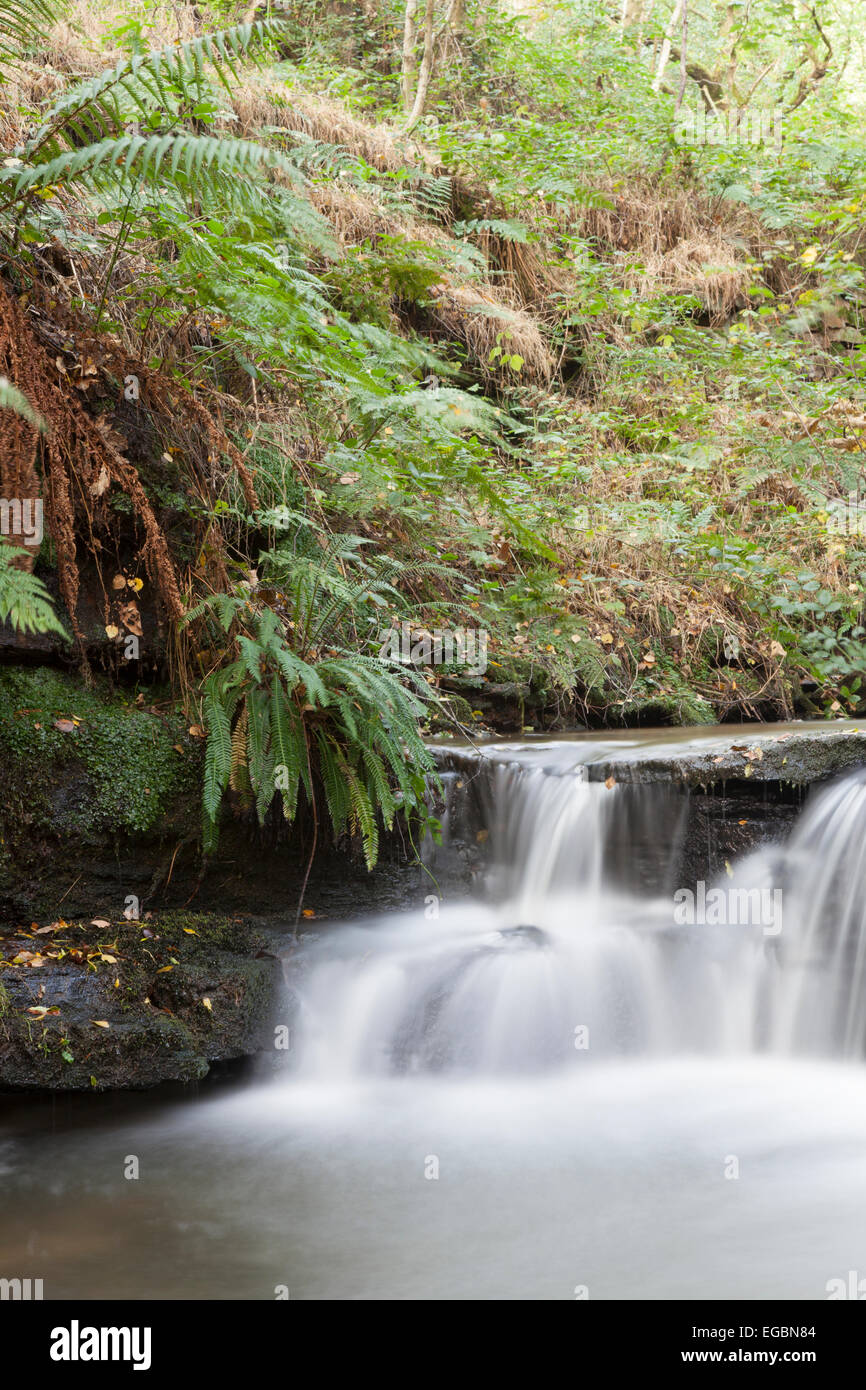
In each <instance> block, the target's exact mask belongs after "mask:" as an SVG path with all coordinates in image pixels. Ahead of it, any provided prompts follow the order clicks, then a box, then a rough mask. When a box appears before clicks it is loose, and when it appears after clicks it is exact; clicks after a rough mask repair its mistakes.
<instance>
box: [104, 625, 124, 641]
mask: <svg viewBox="0 0 866 1390" xmlns="http://www.w3.org/2000/svg"><path fill="white" fill-rule="evenodd" d="M119 632H120V628H119V627H115V626H114V623H107V624H106V627H105V635H106V637H107V638H109V640H110V641H112V642H113V641H114V639H115V637H116V636H117V635H118V633H119Z"/></svg>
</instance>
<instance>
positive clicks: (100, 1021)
mask: <svg viewBox="0 0 866 1390" xmlns="http://www.w3.org/2000/svg"><path fill="white" fill-rule="evenodd" d="M90 1022H91V1023H92V1024H93V1026H94V1028H110V1027H111V1024H110V1023H106V1021H105V1019H104V1018H92V1019H91V1020H90Z"/></svg>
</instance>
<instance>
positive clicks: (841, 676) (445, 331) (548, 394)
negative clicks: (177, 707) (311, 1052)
mask: <svg viewBox="0 0 866 1390" xmlns="http://www.w3.org/2000/svg"><path fill="white" fill-rule="evenodd" d="M410 9H411V11H412V14H414V9H412V7H410ZM672 9H673V6H671V5H667V4H665V5H662V6H661V9H660V10H659V8H658V7H651V6H649V5H646V4H641V3H638V2H637V0H627V2H626V3H625V4H623V5H620V4H619V3H617V4H616V5H613V4H607V5H605V4H602V3H600V0H573V3H569V4H562V3H556V4H553V5H547V6H545V7H542V6H540V5H529V6H527V7H524V8H521V9H519V10H511V9H507V8H505V7H503V6H498V5H495V4H493V3H487V0H468V3H467V4H465V5H464V4H460V3H457V4H454V3H452V4H451V5H449V6H448V7H447V9H443V11H442V13H441V14H439V7H438V6H433V7H432V10H431V13H433V15H434V19H435V24H434V25H433V28H432V29H431V37H430V43H429V44H428V43H427V41H426V36H425V34H424V33H423V32H416V31H415V30H413V29H412V28H411V25H410V19H411V15H410V14H409V11H404V10H403V8H402V7H399V6H397V5H396V4H395V3H392V0H386V3H384V4H382V5H379V6H375V7H373V6H368V5H362V4H358V5H352V4H342V5H340V4H325V3H320V0H290V3H289V4H288V5H287V6H286V7H284V8H281V9H279V10H277V9H275V8H274V7H273V6H271V5H268V6H267V7H261V8H260V9H256V10H252V11H247V10H246V9H245V8H243V7H241V6H239V5H233V4H232V3H229V0H219V3H210V4H207V5H199V6H191V5H179V6H174V7H168V6H162V5H160V4H155V3H146V0H129V3H128V4H123V5H121V6H118V5H117V4H116V3H115V0H98V2H97V3H93V4H88V5H86V6H84V5H82V4H80V3H78V0H70V3H69V4H68V5H61V4H60V3H59V0H58V3H57V4H55V3H54V0H0V28H2V31H3V38H2V42H0V73H2V80H3V84H4V101H3V110H2V113H0V143H2V146H3V154H2V159H0V484H2V487H0V494H2V497H3V498H6V499H10V498H17V499H22V500H25V501H29V502H31V503H35V502H37V501H38V502H40V503H41V504H42V505H43V506H44V512H45V520H46V526H45V534H44V537H42V538H41V544H39V543H34V542H33V540H32V537H30V538H28V536H27V535H25V534H24V532H23V528H22V527H21V526H18V527H17V529H16V526H15V525H12V526H4V532H5V539H6V540H7V541H10V542H11V543H12V544H13V545H15V546H17V547H18V552H17V554H16V553H15V552H12V551H10V552H9V556H8V557H7V558H5V559H4V558H3V556H2V554H0V619H3V620H7V621H10V622H11V623H12V625H13V626H14V627H16V628H18V629H19V630H20V631H21V632H24V633H26V632H28V631H29V632H31V633H32V632H33V631H36V630H40V631H41V632H43V633H49V632H51V630H52V628H53V629H55V631H54V633H53V637H52V640H56V642H57V644H58V651H60V652H66V653H69V654H71V653H73V652H74V654H75V659H76V660H77V661H78V662H79V663H80V665H81V666H82V668H83V669H84V670H85V671H87V670H89V669H90V668H91V667H93V666H94V665H97V666H102V667H105V668H108V669H110V670H112V671H114V673H115V675H116V677H117V678H118V679H119V680H127V681H130V680H131V681H135V680H137V679H139V678H140V676H141V674H142V671H143V670H144V667H145V666H147V669H148V673H149V675H150V677H151V678H156V679H159V680H164V681H166V682H169V681H170V683H171V686H172V690H173V694H172V699H174V700H176V701H178V702H180V704H181V705H182V706H183V707H184V708H185V710H186V711H187V714H188V718H189V720H190V721H191V725H192V727H199V724H200V726H201V728H202V730H203V731H204V732H205V733H206V736H207V740H208V752H207V760H206V778H205V790H204V810H205V843H206V847H208V848H213V846H214V845H215V843H216V837H217V829H218V821H219V816H220V810H221V807H222V805H223V802H224V800H225V798H226V796H230V797H231V798H232V799H233V800H234V802H235V803H236V804H237V805H238V806H240V807H249V808H254V809H255V811H256V814H257V816H258V819H259V820H260V821H261V822H264V820H265V819H266V817H267V816H268V814H269V813H270V811H271V805H272V802H274V801H275V800H278V801H279V802H280V803H281V805H282V813H283V815H284V817H285V818H286V819H287V820H288V821H290V822H291V821H292V820H293V819H294V818H295V816H296V814H297V813H298V810H299V807H300V806H302V805H304V806H305V807H306V812H305V815H306V816H307V818H308V820H309V822H310V824H311V825H312V827H313V843H314V847H315V841H316V838H317V836H318V833H319V828H320V826H322V825H324V823H325V822H327V823H328V824H329V826H330V831H331V833H333V834H335V835H337V836H339V835H341V834H343V833H344V832H346V831H348V832H351V833H354V834H356V835H357V836H358V837H359V838H360V840H361V842H362V844H363V849H364V854H365V856H366V859H367V862H368V863H369V864H372V863H373V862H374V861H375V858H376V853H377V847H378V834H379V825H380V824H381V823H382V822H384V824H386V825H390V824H392V822H393V820H394V817H395V815H397V814H398V813H402V812H408V813H410V814H414V815H418V814H420V815H421V816H422V817H424V816H425V815H426V812H425V801H424V776H425V773H427V772H429V767H430V763H429V757H428V755H427V753H426V752H425V748H424V743H423V741H422V735H423V734H424V733H426V732H429V731H430V729H436V728H446V727H449V726H450V725H453V724H454V723H455V722H457V723H459V724H462V725H463V726H466V725H470V726H473V727H479V726H484V725H485V724H488V723H490V724H492V725H493V726H494V727H508V726H509V724H514V723H515V722H516V723H517V725H518V727H528V726H532V727H535V728H542V727H550V726H552V725H555V724H556V723H559V724H560V725H562V724H568V723H569V722H570V723H574V722H585V723H589V724H617V723H620V724H623V723H625V724H627V723H634V722H640V721H644V722H661V721H672V722H682V723H694V722H712V721H714V720H731V719H738V718H745V719H773V718H783V717H788V716H791V715H819V716H820V715H825V716H827V717H832V716H834V715H838V714H840V713H858V712H860V711H862V708H863V699H864V695H863V692H862V691H861V684H860V683H861V679H862V672H863V664H864V663H863V655H862V653H863V640H862V639H863V635H864V627H863V570H864V563H866V521H864V517H866V505H864V506H863V508H862V510H861V501H862V502H863V503H864V504H866V486H863V477H864V476H866V475H863V474H862V473H861V464H862V459H861V454H862V452H863V448H864V443H863V441H864V439H866V435H864V430H866V397H864V371H866V347H864V343H866V339H864V337H863V323H862V318H863V309H864V302H866V290H864V277H863V267H864V263H866V251H864V248H863V245H862V243H863V236H862V224H863V216H864V208H866V173H864V170H866V162H864V159H863V154H864V149H863V140H862V134H861V130H860V127H859V125H858V122H859V121H860V119H861V117H862V100H863V95H864V94H863V91H862V85H858V83H859V81H860V79H859V77H858V75H857V74H858V72H859V68H858V62H859V61H860V59H861V57H862V55H861V53H860V48H861V38H860V36H859V35H858V33H857V24H856V8H855V6H854V5H852V4H849V3H846V0H825V3H823V4H820V5H818V6H815V7H812V8H808V7H806V6H805V5H799V4H794V3H789V2H788V0H760V2H759V3H756V4H755V5H753V6H751V7H736V6H735V7H723V6H712V5H711V6H710V10H711V11H713V13H712V14H709V15H707V14H700V15H697V16H696V17H695V16H693V17H692V19H691V22H690V26H689V29H688V35H689V39H688V42H689V47H690V52H689V53H688V54H685V53H684V52H680V51H679V50H678V48H677V45H678V44H679V43H680V42H681V40H680V37H679V36H678V34H674V33H673V32H668V29H667V26H668V24H669V21H670V19H671V14H670V12H671V11H672ZM716 10H718V12H719V15H718V16H715V11H716ZM723 11H724V15H723V14H722V12H723ZM740 11H742V13H740ZM715 17H721V18H722V20H723V22H721V23H720V24H716V23H714V22H713V21H714V18H715ZM412 23H413V24H414V23H415V20H412ZM407 45H408V46H407ZM693 55H694V56H693ZM428 59H429V61H428ZM739 107H748V108H749V109H750V110H752V109H753V108H754V109H755V110H757V111H758V112H759V113H760V114H761V122H762V124H761V130H762V131H763V135H762V137H761V139H760V141H759V142H758V143H755V142H754V141H752V140H745V139H742V138H737V137H736V134H735V136H734V138H732V137H731V128H732V127H731V119H730V112H731V111H732V110H735V111H736V110H737V109H738V108H739ZM697 113H700V118H701V121H702V122H703V124H700V127H699V128H700V129H701V130H703V131H704V132H705V131H706V128H707V123H708V122H709V123H710V124H711V123H712V122H716V127H715V130H716V134H715V136H714V137H713V138H702V140H701V141H695V140H694V139H692V138H691V137H690V136H689V131H690V130H691V129H692V127H693V126H694V123H695V121H696V120H697ZM689 121H691V122H692V126H690V125H689ZM723 128H724V131H725V132H726V133H725V135H724V138H723V137H722V135H721V134H719V132H720V131H721V130H722V129H723ZM684 132H685V134H684ZM22 550H23V553H22ZM12 556H14V561H13V559H11V558H10V557H12ZM49 593H50V594H51V595H53V596H55V597H56V599H57V615H58V618H59V619H60V620H62V623H63V624H64V633H63V635H61V633H60V632H58V631H56V629H57V628H58V627H59V623H58V621H57V618H54V617H52V614H51V610H50V607H49V606H48V596H49ZM400 623H406V624H408V625H409V626H410V628H411V630H412V631H413V632H418V633H421V634H425V633H428V632H429V631H430V630H431V629H437V630H440V629H445V630H451V629H454V628H455V627H457V626H461V625H462V626H463V627H464V628H466V627H469V628H474V629H478V630H483V631H484V632H485V633H487V634H488V637H489V648H488V651H489V665H488V667H487V671H486V673H467V672H466V671H463V670H461V669H460V665H459V662H456V663H452V664H451V665H445V666H441V665H440V666H427V667H425V666H424V663H423V661H422V662H419V663H417V664H416V666H415V667H413V666H408V667H407V666H406V665H405V664H402V665H401V664H400V663H399V662H397V661H394V660H391V659H390V658H388V657H385V656H383V655H382V651H383V639H384V637H385V636H386V634H387V633H388V631H389V630H390V629H391V628H392V626H393V625H396V624H400ZM130 638H135V639H136V643H134V644H133V645H132V646H131V647H130V644H129V639H130ZM67 639H68V640H67ZM130 652H133V656H132V657H130ZM142 663H144V665H143V664H142Z"/></svg>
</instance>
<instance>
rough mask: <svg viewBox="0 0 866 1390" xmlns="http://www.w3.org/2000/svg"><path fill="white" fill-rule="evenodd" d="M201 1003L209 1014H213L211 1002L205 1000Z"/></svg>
mask: <svg viewBox="0 0 866 1390" xmlns="http://www.w3.org/2000/svg"><path fill="white" fill-rule="evenodd" d="M201 1002H202V1003H203V1004H204V1006H205V1008H206V1009H207V1011H208V1013H213V1004H212V1003H211V1002H210V1000H209V999H203V1000H202V1001H201Z"/></svg>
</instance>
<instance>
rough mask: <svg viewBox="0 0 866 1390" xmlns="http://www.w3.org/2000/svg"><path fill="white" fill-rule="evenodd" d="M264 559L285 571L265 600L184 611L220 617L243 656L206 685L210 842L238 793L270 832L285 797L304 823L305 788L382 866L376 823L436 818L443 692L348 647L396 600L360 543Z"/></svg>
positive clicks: (216, 600)
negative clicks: (428, 781)
mask: <svg viewBox="0 0 866 1390" xmlns="http://www.w3.org/2000/svg"><path fill="white" fill-rule="evenodd" d="M266 563H267V564H269V565H270V567H271V568H272V570H273V572H274V578H273V579H272V580H271V581H270V582H269V585H268V586H267V587H265V588H264V589H263V593H264V594H265V595H267V601H265V600H264V599H261V598H258V597H257V595H256V593H255V591H254V592H253V593H252V594H249V593H245V594H237V595H225V594H216V595H213V596H212V597H211V598H209V599H208V600H206V601H205V602H204V603H202V604H199V605H198V607H197V608H195V609H194V610H192V612H191V613H189V614H188V616H187V621H190V622H192V621H196V622H198V621H205V622H208V621H215V622H216V623H217V624H218V625H219V627H220V628H221V629H222V630H223V631H224V632H229V633H230V634H233V635H234V638H235V641H236V643H237V651H238V653H239V655H238V658H237V660H235V661H233V662H232V663H230V664H229V665H228V666H227V667H226V668H225V669H224V670H223V671H222V672H217V673H215V674H214V675H212V676H210V677H209V678H208V680H207V682H206V692H205V700H204V717H205V720H206V722H207V726H208V746H207V757H206V768H205V788H204V796H203V810H204V818H205V827H204V841H205V845H206V847H207V849H208V850H209V851H210V850H212V849H213V848H214V847H215V845H216V842H217V834H218V820H219V810H220V806H221V804H222V799H223V796H224V794H225V792H226V790H227V789H228V788H229V787H231V788H232V790H234V791H237V792H240V793H241V794H242V795H244V796H245V797H248V798H249V797H250V796H251V797H252V798H254V800H255V807H256V814H257V817H258V820H259V823H260V824H264V821H265V819H266V817H267V815H268V812H269V810H270V808H271V805H272V803H273V801H274V799H275V798H276V797H279V799H280V800H281V803H282V812H283V816H284V818H285V820H286V821H288V822H289V823H291V822H292V821H294V819H295V817H296V815H297V812H298V806H299V801H300V796H301V791H302V790H303V793H304V796H305V798H306V801H307V803H308V804H309V805H310V806H312V807H313V808H315V807H316V805H317V799H318V797H319V796H321V795H322V794H323V795H324V804H325V807H326V810H327V815H328V819H329V821H330V824H331V829H332V832H333V834H334V836H335V838H337V837H339V836H340V835H341V834H343V833H345V832H346V831H347V830H348V831H349V832H350V833H352V834H354V835H357V836H358V838H359V839H360V841H361V845H362V848H363V853H364V858H365V861H366V863H367V864H368V866H369V867H371V868H372V867H373V865H374V864H375V862H376V858H377V855H378V851H379V821H380V820H381V822H382V824H384V825H385V826H386V827H387V828H389V829H390V828H391V827H392V826H393V823H394V818H395V815H396V814H397V811H398V809H403V810H404V811H406V812H407V813H409V814H412V813H414V814H419V815H421V816H422V817H426V803H425V795H424V793H425V782H424V778H425V776H426V775H433V762H432V758H431V756H430V753H429V751H428V750H427V748H426V747H425V745H424V742H423V740H422V738H421V736H420V734H419V732H418V722H419V718H420V717H421V716H422V715H423V714H424V712H425V707H426V705H427V704H428V703H429V702H430V700H431V699H433V698H434V697H433V694H432V692H431V691H430V690H429V688H428V687H427V685H426V683H425V682H424V681H423V679H422V678H421V677H420V676H418V675H417V674H416V673H415V672H414V671H408V672H406V671H403V670H402V668H400V672H399V674H398V673H397V671H396V670H392V669H391V668H390V667H389V665H388V664H387V663H386V662H384V661H381V660H379V659H378V658H377V657H373V656H367V655H364V654H363V653H361V652H358V651H357V650H355V651H353V650H350V649H348V648H346V647H345V645H343V644H344V641H345V639H346V638H347V637H349V635H350V634H353V633H354V632H356V631H357V629H358V628H359V627H361V628H363V629H366V627H367V615H366V612H365V609H366V608H367V606H368V605H369V604H371V603H372V601H373V600H374V599H375V598H378V599H380V600H381V599H382V595H383V594H387V595H388V596H389V598H390V599H391V600H396V599H397V598H398V597H399V595H398V593H397V591H396V590H395V589H394V588H393V586H392V585H391V584H390V583H389V581H388V579H387V578H384V577H380V576H379V575H378V574H377V572H376V567H374V566H372V565H371V564H370V563H369V562H367V561H366V560H365V559H364V557H363V543H362V542H361V540H360V539H359V538H358V537H341V538H336V539H332V540H331V541H330V542H329V543H328V545H327V546H326V549H325V551H324V553H322V552H320V558H319V559H318V560H314V559H313V558H312V557H311V556H308V555H297V556H295V557H294V558H293V559H292V557H291V556H290V554H289V553H288V552H287V551H285V550H284V549H283V550H278V551H276V552H273V554H272V556H271V557H267V559H266ZM397 568H398V566H397V565H396V562H393V561H391V562H387V563H386V564H385V565H384V566H383V569H384V570H385V571H386V573H388V574H391V573H393V572H394V571H395V570H396V569H397ZM277 582H278V584H279V587H278V588H272V587H270V585H271V583H274V584H276V583H277ZM272 605H276V606H272ZM374 606H375V605H374ZM334 644H338V645H337V646H336V654H335V655H329V656H327V657H325V658H323V657H322V655H321V652H320V648H321V647H322V646H323V645H328V646H331V647H333V646H334ZM406 682H408V683H409V685H410V686H412V687H414V688H408V689H407V688H406V684H405V683H406Z"/></svg>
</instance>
